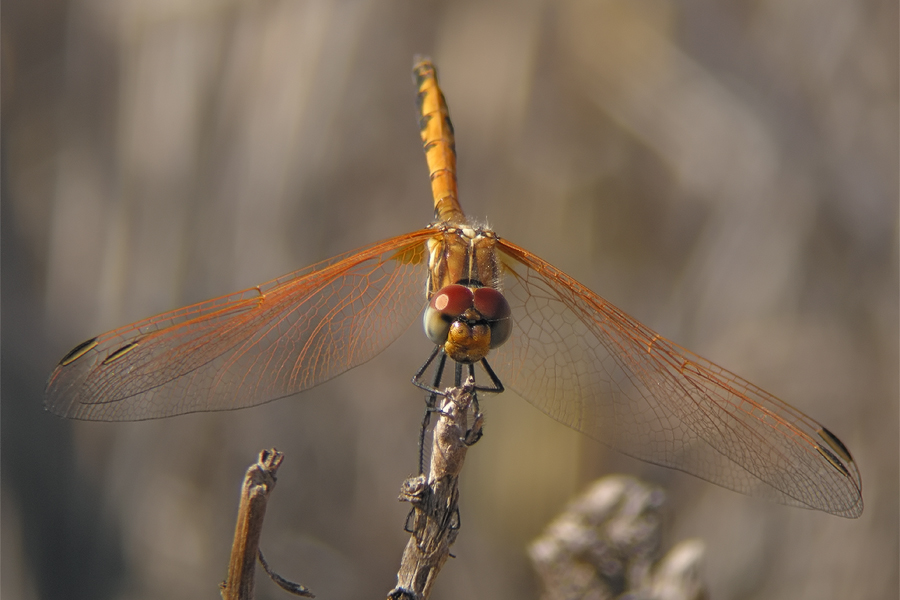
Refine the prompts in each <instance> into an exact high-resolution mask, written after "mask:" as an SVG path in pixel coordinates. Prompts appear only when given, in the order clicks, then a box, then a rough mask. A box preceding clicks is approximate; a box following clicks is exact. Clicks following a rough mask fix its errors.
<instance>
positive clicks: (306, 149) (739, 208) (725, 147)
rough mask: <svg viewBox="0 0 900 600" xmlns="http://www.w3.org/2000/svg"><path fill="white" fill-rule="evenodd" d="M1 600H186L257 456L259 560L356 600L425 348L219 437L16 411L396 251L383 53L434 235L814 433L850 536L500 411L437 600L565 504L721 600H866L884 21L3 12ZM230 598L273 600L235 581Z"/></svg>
mask: <svg viewBox="0 0 900 600" xmlns="http://www.w3.org/2000/svg"><path fill="white" fill-rule="evenodd" d="M2 16H3V19H2V75H3V79H2V110H3V112H2V140H3V150H2V183H3V185H2V194H3V195H2V238H0V239H2V274H3V280H2V284H3V285H2V303H3V321H2V330H3V340H2V342H3V344H2V369H3V370H2V438H0V439H2V556H3V560H2V578H0V579H2V584H0V593H2V596H3V597H4V598H9V599H14V598H21V599H25V600H28V599H33V598H40V599H45V598H46V599H55V598H67V599H82V598H83V599H94V600H96V599H132V598H133V599H139V598H140V599H143V598H167V599H180V598H185V599H188V598H191V599H195V598H217V597H218V590H217V588H216V585H217V584H218V582H219V581H221V579H222V578H223V577H224V574H225V567H226V561H227V555H228V549H229V543H230V538H231V535H232V527H233V519H234V515H235V510H236V506H237V495H238V489H239V485H240V480H241V476H242V473H243V471H244V469H245V468H246V467H247V465H249V464H250V463H251V462H252V461H253V460H254V459H255V456H256V453H257V452H258V450H259V449H261V448H264V447H271V446H275V447H277V448H278V449H280V450H282V451H283V452H285V454H286V456H287V458H286V460H285V463H284V465H283V466H282V469H281V471H280V473H279V484H278V487H277V489H276V492H275V496H274V498H273V502H272V504H271V505H270V508H269V512H268V517H267V522H266V530H265V532H264V536H263V549H264V551H265V552H266V553H267V556H268V558H269V561H270V563H271V564H272V565H273V566H274V567H275V568H276V569H277V570H279V571H280V572H281V573H282V574H283V575H285V576H287V577H290V578H294V579H297V580H300V581H302V582H303V583H305V584H306V585H308V586H310V587H311V588H313V590H314V591H316V592H317V593H318V595H319V597H321V598H328V599H331V600H338V599H343V598H362V597H368V598H377V597H383V596H384V594H385V593H386V592H387V591H388V590H389V589H390V588H391V587H393V585H394V583H395V573H396V568H397V566H398V564H399V557H400V553H401V551H402V548H403V544H404V542H405V534H404V533H403V530H402V527H403V521H404V517H405V514H406V510H407V507H406V506H404V505H401V504H400V503H398V502H397V501H396V496H397V493H398V490H399V485H400V483H401V481H402V480H403V479H404V477H406V476H408V475H409V474H411V473H412V472H413V471H414V470H415V465H416V435H417V427H418V423H419V421H420V419H421V416H422V394H421V393H419V392H418V391H417V390H416V389H414V388H413V387H412V386H411V385H410V384H409V378H410V377H411V375H412V373H413V372H414V371H415V369H416V368H417V367H418V366H419V364H420V363H421V361H422V359H423V358H424V356H425V355H426V353H427V351H428V343H427V342H426V340H425V338H424V336H422V335H421V333H420V331H419V330H418V326H414V327H412V328H411V330H410V331H409V332H408V333H407V334H406V335H405V336H404V337H403V338H401V341H400V343H398V344H395V345H394V346H392V347H391V348H390V349H389V350H387V351H386V352H384V353H383V354H382V355H380V356H379V357H377V358H376V359H375V360H373V361H371V362H370V363H368V364H366V365H364V366H363V367H361V368H359V369H357V370H355V371H353V372H351V373H348V374H346V375H344V376H342V377H340V378H338V379H336V380H334V381H332V382H330V383H328V384H325V385H323V386H321V387H319V388H317V389H314V390H312V391H310V392H308V393H305V394H303V395H302V396H300V397H297V398H291V399H286V400H282V401H278V402H274V403H271V404H268V405H265V406H262V407H259V408H255V409H251V410H245V411H239V412H235V413H229V414H221V413H218V414H205V415H190V416H184V417H179V418H175V419H168V420H164V421H156V422H146V423H125V424H106V423H99V424H98V423H76V422H67V421H63V420H61V419H58V418H56V417H53V416H51V415H49V414H47V413H45V412H43V410H42V404H41V402H42V400H41V398H42V392H43V385H44V382H45V381H46V377H47V376H48V375H49V373H50V371H51V370H52V369H53V367H54V365H55V364H56V362H57V361H58V360H59V358H60V357H61V356H63V354H64V353H65V352H67V351H68V350H69V349H70V348H71V347H73V346H74V345H75V344H77V343H79V342H81V341H83V340H84V339H87V338H88V337H90V336H93V335H95V334H97V333H99V332H102V331H105V330H107V329H110V328H113V327H115V326H118V325H122V324H124V323H127V322H130V321H132V320H136V319H138V318H141V317H146V316H149V315H151V314H154V313H157V312H161V311H164V310H168V309H172V308H176V307H178V306H181V305H183V304H187V303H192V302H196V301H200V300H204V299H206V298H208V297H211V296H214V295H220V294H224V293H227V292H231V291H234V290H237V289H240V288H244V287H249V286H251V285H255V284H256V283H260V282H263V281H266V280H268V279H270V278H273V277H276V276H279V275H281V274H283V273H286V272H289V271H291V270H294V269H297V268H300V267H303V266H305V265H307V264H310V263H312V262H314V261H316V260H320V259H325V258H328V257H329V256H332V255H334V254H337V253H339V252H344V251H347V250H351V249H353V248H356V247H359V246H362V245H364V244H367V243H370V242H373V241H376V240H378V239H381V238H386V237H389V236H393V235H397V234H400V233H403V232H406V231H411V230H413V229H416V228H418V227H420V226H422V225H424V224H426V223H427V222H428V221H429V220H430V218H431V206H430V202H431V201H430V193H429V185H428V178H427V173H426V168H425V162H424V158H423V155H422V150H421V145H420V142H419V138H418V132H417V129H416V122H415V115H414V92H415V91H414V87H413V84H412V78H411V73H410V71H411V66H412V61H413V55H414V54H416V53H424V54H429V55H431V56H433V58H434V59H435V61H436V63H437V65H438V68H439V74H440V77H441V83H442V85H443V88H444V92H445V94H446V96H447V98H448V101H449V104H450V110H451V115H452V117H453V122H454V124H455V127H456V132H457V145H458V151H459V173H460V178H461V181H460V186H461V200H462V203H463V206H464V208H466V210H467V211H468V212H469V214H471V215H472V216H475V217H478V218H486V219H488V220H489V222H490V224H491V225H492V226H494V227H495V229H496V230H497V231H498V233H499V234H500V235H502V236H505V237H507V238H509V239H510V240H512V241H514V242H516V243H518V244H520V245H523V246H525V247H526V248H528V249H530V250H532V251H534V252H536V253H538V254H539V255H540V256H542V257H544V258H546V259H547V260H549V261H550V262H552V263H553V264H555V265H557V266H558V267H560V268H562V269H564V270H565V271H567V272H568V273H570V274H572V275H573V276H575V277H576V278H578V279H579V280H581V281H582V282H584V283H585V284H587V285H588V286H589V287H591V288H593V289H595V290H596V291H597V292H599V293H600V294H601V295H603V296H604V297H606V298H608V299H609V300H611V301H612V302H614V303H615V304H617V305H618V306H620V307H621V308H623V309H624V310H626V311H627V312H629V313H630V314H632V315H634V316H635V317H637V318H639V319H640V320H642V321H643V322H645V323H646V324H648V325H649V326H651V327H653V328H654V329H656V330H658V331H660V332H661V333H663V334H664V335H666V336H667V337H670V338H672V339H674V340H675V341H677V342H679V343H681V344H683V345H685V346H687V347H689V348H691V349H692V350H694V351H696V352H698V353H700V354H702V355H704V356H706V357H708V358H710V359H712V360H714V361H716V362H718V363H720V364H722V365H723V366H725V367H727V368H729V369H731V370H734V371H736V372H738V373H740V374H741V375H743V376H744V377H746V378H748V379H750V380H751V381H753V382H755V383H758V384H759V385H761V386H762V387H764V388H766V389H768V390H770V391H772V392H773V393H775V394H777V395H779V396H781V397H783V398H785V399H787V400H788V401H789V402H791V403H792V404H794V405H796V406H797V407H799V408H801V409H802V410H804V411H806V412H808V413H810V414H812V415H813V416H814V417H815V418H816V419H818V420H820V421H822V422H823V423H825V424H826V425H827V426H828V427H829V428H830V429H831V430H832V431H834V432H835V433H836V434H837V435H838V436H840V438H841V439H842V440H843V441H844V442H845V443H846V444H847V445H848V446H849V448H850V449H851V450H852V452H853V454H854V457H855V458H856V460H857V461H858V463H859V465H860V469H861V471H862V477H863V491H864V496H865V501H866V509H865V513H864V514H863V516H862V517H861V518H860V519H858V520H856V521H848V520H844V519H840V518H837V517H832V516H830V515H826V514H821V513H813V512H809V511H803V510H798V509H791V508H786V507H782V506H778V505H770V504H766V503H763V502H760V501H756V500H752V499H749V498H745V497H742V496H739V495H737V494H734V493H731V492H728V491H725V490H722V489H719V488H717V487H715V486H712V485H709V484H707V483H704V482H702V481H699V480H697V479H694V478H692V477H689V476H687V475H682V474H679V473H674V472H670V471H666V470H664V469H660V468H657V467H652V466H648V465H644V464H642V463H639V462H637V461H633V460H630V459H627V458H623V457H621V456H617V455H615V454H612V453H610V452H607V451H606V450H605V449H604V448H603V447H602V446H601V445H599V444H595V443H593V442H591V441H589V440H586V439H584V438H583V437H581V436H579V435H577V434H575V433H574V432H571V431H569V430H568V429H566V428H564V427H562V426H560V425H557V424H556V423H554V422H552V421H551V420H550V419H548V418H546V417H544V416H543V415H542V414H540V413H538V412H537V411H536V410H534V409H533V408H531V407H530V405H528V404H527V403H525V402H524V401H522V400H521V399H520V398H517V397H515V396H514V395H513V394H512V393H508V394H505V395H504V396H503V397H501V398H497V399H492V400H489V401H487V402H486V403H485V405H486V411H487V430H486V435H485V438H484V439H483V441H481V442H480V443H479V444H478V445H477V446H475V447H474V448H473V449H472V451H471V452H470V453H469V457H468V461H467V465H466V470H465V473H464V477H463V482H462V499H461V510H462V530H461V532H460V536H459V540H458V542H457V544H456V546H455V547H454V553H455V554H456V557H457V558H456V559H454V560H452V561H450V562H449V563H448V564H447V566H446V567H445V569H444V571H443V573H442V574H441V576H440V580H439V583H438V586H437V590H436V592H435V595H434V597H435V598H461V597H466V598H492V599H506V598H509V599H528V598H537V597H538V594H539V589H537V584H536V582H535V579H534V577H533V575H532V574H531V571H530V568H529V566H528V563H527V560H526V558H525V546H526V544H527V543H528V541H529V540H531V539H532V538H533V537H534V536H536V535H537V534H538V533H539V532H540V531H541V529H542V527H543V526H544V525H545V524H546V522H547V521H548V520H549V519H550V518H551V517H552V516H553V515H554V514H555V513H556V512H557V511H558V510H560V508H561V507H562V506H563V505H564V504H565V502H566V500H567V499H568V498H569V497H571V496H572V495H573V494H574V493H576V492H578V491H579V490H581V489H582V488H583V487H584V485H585V484H586V483H587V482H588V481H590V480H591V479H593V478H594V477H596V476H598V475H600V474H603V473H607V472H611V471H624V472H629V473H633V474H637V475H640V476H642V477H644V478H646V479H647V480H649V481H652V482H654V483H656V484H659V485H661V486H664V487H665V488H666V490H667V491H668V494H669V497H670V504H669V509H668V512H667V525H666V537H665V540H664V544H665V545H666V546H670V545H671V544H673V543H675V542H676V541H678V540H680V539H684V538H687V537H699V538H701V539H703V540H704V541H705V542H706V544H707V548H708V555H707V559H706V569H705V572H704V578H705V580H706V581H707V583H708V585H709V588H710V591H711V596H712V597H713V598H719V599H763V598H765V599H799V598H816V599H817V600H821V599H826V598H842V599H843V598H896V597H897V595H898V572H897V565H898V526H900V524H898V502H900V496H898V261H897V258H898V252H897V247H898V221H897V212H898V211H897V208H898V202H897V190H898V176H897V172H898V76H897V74H898V64H897V63H898V60H897V57H898V39H897V38H898V26H897V23H898V11H897V5H896V3H893V2H887V1H870V2H847V1H844V0H822V1H820V2H802V1H799V0H760V1H756V2H753V1H737V0H686V1H683V2H671V1H668V2H666V1H650V0H646V1H645V0H639V1H634V0H613V1H604V0H560V1H558V2H548V1H545V2H541V1H539V0H525V1H511V0H509V1H505V2H504V1H493V2H479V1H474V0H473V1H463V2H410V1H402V0H398V1H382V2H364V1H359V2H346V1H345V2H328V1H299V0H268V1H246V2H243V1H236V0H193V1H184V0H163V1H161V2H145V1H135V0H126V1H114V2H103V1H98V0H71V1H68V2H67V1H65V0H55V1H50V2H28V1H26V0H10V1H7V2H4V5H3V15H2ZM258 597H259V598H263V599H266V598H284V597H286V596H285V595H284V594H283V593H282V592H281V591H279V590H277V589H275V588H274V586H273V585H271V584H269V582H267V581H260V582H259V586H258Z"/></svg>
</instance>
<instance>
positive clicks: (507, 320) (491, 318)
mask: <svg viewBox="0 0 900 600" xmlns="http://www.w3.org/2000/svg"><path fill="white" fill-rule="evenodd" d="M475 310H477V311H478V312H479V313H481V316H482V317H484V320H485V321H487V322H488V325H489V326H490V328H491V348H496V347H498V346H500V345H502V344H503V342H505V341H506V340H508V339H509V334H511V333H512V318H511V317H510V312H511V311H510V309H509V302H507V301H506V298H504V297H503V294H501V293H500V292H499V291H498V290H495V289H494V288H489V287H481V288H478V289H477V290H475Z"/></svg>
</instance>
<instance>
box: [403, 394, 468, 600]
mask: <svg viewBox="0 0 900 600" xmlns="http://www.w3.org/2000/svg"><path fill="white" fill-rule="evenodd" d="M473 393H474V381H473V380H472V378H471V377H470V378H469V379H468V380H467V381H466V383H465V385H464V386H463V387H462V388H449V389H448V390H447V392H446V393H445V395H444V397H443V399H442V404H441V406H440V411H439V412H438V415H439V418H438V422H437V424H436V425H435V427H434V439H433V442H432V450H431V467H430V469H429V473H428V477H427V478H426V477H425V476H424V475H417V476H415V477H410V478H409V479H407V480H406V481H405V482H404V483H403V487H402V488H401V491H400V499H401V500H403V501H405V502H410V503H411V504H412V505H413V509H412V512H411V513H410V516H409V519H408V522H407V528H408V529H409V531H410V538H409V542H408V543H407V545H406V549H405V550H404V552H403V558H402V560H401V564H400V570H399V572H398V573H397V586H396V587H395V588H394V589H393V590H391V591H390V592H389V593H388V598H390V599H391V600H420V599H424V598H427V597H428V595H429V594H430V593H431V589H432V586H433V585H434V582H435V579H436V578H437V575H438V573H439V572H440V570H441V567H442V566H443V565H444V562H445V561H446V560H447V557H448V556H449V555H450V546H451V545H452V544H453V542H454V541H455V540H456V535H457V533H458V531H459V512H458V508H457V502H458V500H459V489H458V482H459V474H460V471H461V470H462V467H463V462H464V460H465V457H466V450H467V449H468V447H469V446H470V445H471V444H473V443H474V442H475V441H476V440H477V439H478V438H479V437H480V435H481V433H480V432H481V426H482V416H481V414H476V415H475V416H474V423H473V425H472V428H471V429H469V428H468V412H469V405H470V404H471V402H472V394H473Z"/></svg>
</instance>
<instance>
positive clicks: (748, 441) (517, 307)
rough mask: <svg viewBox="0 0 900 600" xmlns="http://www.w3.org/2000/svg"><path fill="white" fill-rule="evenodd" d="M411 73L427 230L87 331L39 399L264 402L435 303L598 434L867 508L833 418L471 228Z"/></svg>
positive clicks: (574, 421)
mask: <svg viewBox="0 0 900 600" xmlns="http://www.w3.org/2000/svg"><path fill="white" fill-rule="evenodd" d="M416 76H417V81H418V84H419V90H420V91H419V107H420V114H421V119H420V127H421V133H422V139H423V142H424V144H425V150H426V157H427V159H428V163H429V168H430V171H431V181H432V191H433V193H434V201H435V214H436V216H437V219H438V220H437V222H436V223H434V224H432V225H431V226H429V227H426V228H423V229H421V230H419V231H414V232H411V233H407V234H404V235H400V236H397V237H394V238H391V239H388V240H385V241H383V242H379V243H377V244H373V245H371V246H369V247H367V248H363V249H361V250H358V251H356V252H352V253H348V254H345V255H342V256H338V257H335V258H334V259H332V260H329V261H326V262H324V263H320V264H318V265H313V266H312V267H309V268H307V269H303V270H300V271H297V272H295V273H291V274H288V275H286V276H284V277H281V278H279V279H277V280H274V281H271V282H268V283H265V284H262V285H259V286H256V287H253V288H250V289H247V290H244V291H242V292H238V293H236V294H231V295H229V296H224V297H222V298H217V299H213V300H209V301H207V302H203V303H200V304H197V305H194V306H189V307H185V308H182V309H179V310H175V311H172V312H170V313H166V314H162V315H159V316H156V317H152V318H150V319H146V320H143V321H139V322H137V323H133V324H131V325H128V326H126V327H122V328H120V329H117V330H114V331H111V332H109V333H106V334H103V335H101V336H98V337H95V338H92V339H90V340H88V341H86V342H84V343H82V344H80V345H78V346H77V347H76V348H75V349H73V350H72V351H71V352H70V353H69V354H68V355H66V356H65V357H64V358H63V359H62V361H61V362H60V364H59V365H58V366H57V368H56V370H55V371H54V372H53V374H52V375H51V378H50V381H49V383H48V385H47V401H46V402H47V406H48V408H49V409H50V410H51V411H53V412H55V413H57V414H61V415H64V416H67V417H71V418H78V419H91V420H108V421H115V420H141V419H155V418H160V417H167V416H172V415H178V414H183V413H189V412H197V411H211V410H227V409H234V408H243V407H247V406H253V405H256V404H261V403H264V402H268V401H271V400H274V399H277V398H281V397H284V396H288V395H293V394H296V393H297V392H300V391H302V390H305V389H308V388H310V387H312V386H315V385H317V384H318V383H321V382H323V381H326V380H328V379H330V378H332V377H335V376H337V375H339V374H340V373H343V372H344V371H346V370H347V369H350V368H352V367H354V366H356V365H359V364H361V363H362V362H365V361H367V360H369V359H370V358H372V357H374V356H375V355H376V354H378V353H379V352H380V351H381V350H383V349H384V348H385V347H387V346H388V345H389V344H390V343H391V342H393V341H394V340H395V339H396V338H397V337H398V336H399V335H400V334H401V333H402V332H403V331H404V330H405V329H406V328H407V327H408V326H409V324H410V323H412V322H413V321H416V320H417V318H418V317H419V316H420V315H422V311H423V305H424V304H426V302H427V306H425V307H424V317H423V320H424V325H425V331H426V335H427V336H428V337H429V339H431V341H432V342H433V343H435V344H436V345H438V346H440V347H442V348H443V350H444V352H445V353H446V354H447V355H448V356H449V357H450V358H452V359H453V360H456V361H457V362H459V363H463V364H474V363H476V362H479V361H481V360H483V359H485V358H490V360H491V364H492V365H493V367H494V370H495V371H496V373H497V375H498V376H499V378H500V380H501V381H502V383H503V385H504V386H505V387H507V388H509V389H511V390H513V391H514V392H516V393H517V394H519V395H520V396H522V397H523V398H525V399H526V400H527V401H528V402H530V403H531V404H533V405H534V406H535V407H537V408H538V409H539V410H541V411H543V412H544V413H546V414H547V415H549V416H551V417H553V418H554V419H556V420H558V421H560V422H562V423H564V424H566V425H568V426H570V427H572V428H574V429H576V430H578V431H581V432H583V433H585V434H587V435H588V436H590V437H592V438H594V439H596V440H598V441H600V442H603V443H605V444H607V445H609V446H612V447H613V448H616V449H618V450H620V451H622V452H624V453H626V454H629V455H631V456H634V457H637V458H640V459H642V460H646V461H648V462H651V463H655V464H660V465H664V466H668V467H672V468H675V469H679V470H682V471H686V472H688V473H692V474H694V475H696V476H698V477H701V478H703V479H706V480H708V481H711V482H713V483H716V484H718V485H721V486H723V487H726V488H729V489H733V490H736V491H739V492H742V493H745V494H750V495H754V496H760V497H765V498H768V499H771V500H774V501H777V502H781V503H784V504H789V505H795V506H801V507H805V508H813V509H818V510H823V511H826V512H829V513H832V514H836V515H840V516H846V517H857V516H859V515H860V514H861V513H862V506H863V505H862V495H861V479H860V475H859V471H858V469H857V467H856V464H855V463H854V462H853V460H852V458H851V456H850V453H849V452H848V451H847V449H846V447H845V446H844V445H843V444H842V443H841V442H840V441H839V440H838V438H837V437H836V436H834V435H833V434H832V433H830V432H829V431H828V430H827V429H826V428H825V427H823V426H822V425H820V424H819V423H817V422H816V421H814V420H813V419H811V418H809V417H808V416H806V415H805V414H803V413H801V412H800V411H798V410H796V409H794V408H793V407H791V406H790V405H788V404H787V403H785V402H783V401H781V400H780V399H778V398H776V397H775V396H773V395H771V394H769V393H767V392H765V391H764V390H761V389H760V388H758V387H756V386H754V385H753V384H751V383H749V382H747V381H746V380H744V379H742V378H740V377H739V376H737V375H735V374H733V373H731V372H729V371H727V370H725V369H723V368H722V367H719V366H718V365H716V364H714V363H712V362H710V361H708V360H706V359H703V358H701V357H699V356H697V355H695V354H693V353H692V352H690V351H688V350H686V349H684V348H682V347H680V346H678V345H677V344H674V343H673V342H670V341H669V340H667V339H665V338H663V337H662V336H660V335H659V334H657V333H655V332H654V331H652V330H650V329H649V328H647V327H646V326H644V325H642V324H641V323H639V322H638V321H636V320H635V319H633V318H632V317H630V316H628V315H627V314H625V313H624V312H622V311H621V310H619V309H618V308H616V307H615V306H613V305H612V304H610V303H609V302H607V301H606V300H604V299H603V298H601V297H600V296H598V295H597V294H595V293H594V292H592V291H591V290H589V289H587V288H586V287H584V286H583V285H581V284H580V283H579V282H577V281H576V280H574V279H573V278H571V277H569V276H568V275H566V274H565V273H563V272H562V271H560V270H559V269H557V268H555V267H553V266H552V265H550V264H548V263H547V262H545V261H543V260H542V259H540V258H538V257H537V256H535V255H534V254H532V253H530V252H528V251H527V250H525V249H523V248H521V247H519V246H516V245H515V244H512V243H511V242H509V241H507V240H505V239H503V238H501V237H499V236H497V235H496V234H494V233H493V232H492V231H490V230H487V229H479V228H475V227H472V226H470V225H468V224H467V223H468V222H467V221H466V219H465V217H464V215H463V213H462V210H461V208H460V207H459V203H458V201H457V199H456V177H455V150H454V147H453V131H452V127H451V126H450V122H449V117H448V115H447V109H446V104H445V103H444V101H443V96H442V95H441V93H440V90H439V88H438V87H437V82H436V79H435V76H434V69H433V67H432V65H431V63H430V62H427V61H423V62H421V63H419V64H418V65H417V66H416ZM423 278H424V279H425V280H426V294H425V295H424V296H425V297H424V298H423V294H422V281H423Z"/></svg>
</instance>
